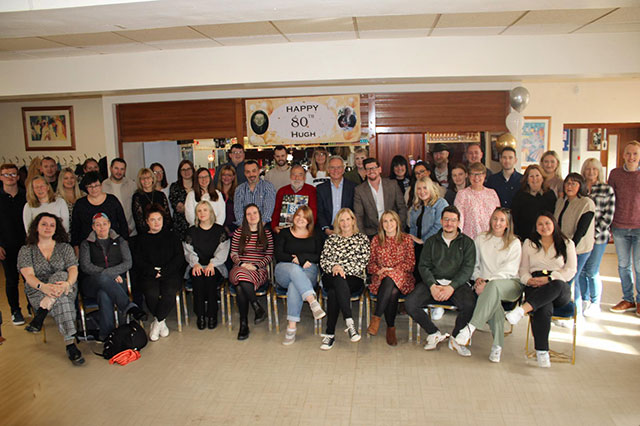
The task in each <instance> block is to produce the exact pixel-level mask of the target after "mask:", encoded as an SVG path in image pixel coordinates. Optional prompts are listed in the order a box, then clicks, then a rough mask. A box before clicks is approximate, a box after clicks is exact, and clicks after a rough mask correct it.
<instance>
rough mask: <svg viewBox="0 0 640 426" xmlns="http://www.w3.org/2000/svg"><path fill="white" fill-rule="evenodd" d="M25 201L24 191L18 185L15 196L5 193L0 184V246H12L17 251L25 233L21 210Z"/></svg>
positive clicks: (22, 242)
mask: <svg viewBox="0 0 640 426" xmlns="http://www.w3.org/2000/svg"><path fill="white" fill-rule="evenodd" d="M26 203H27V198H26V192H25V190H24V189H23V188H20V187H18V193H17V194H16V196H15V197H12V196H11V195H9V194H7V193H6V192H4V190H3V185H2V184H0V247H3V248H5V249H6V248H9V247H12V248H14V249H15V251H18V249H19V248H20V246H21V245H23V244H24V240H25V238H26V234H25V232H24V225H23V224H22V210H23V209H24V205H25V204H26Z"/></svg>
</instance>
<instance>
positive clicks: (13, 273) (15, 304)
mask: <svg viewBox="0 0 640 426" xmlns="http://www.w3.org/2000/svg"><path fill="white" fill-rule="evenodd" d="M4 250H5V253H6V256H5V259H4V260H3V261H2V266H3V268H4V277H5V281H6V292H7V300H8V301H9V306H10V307H11V313H14V312H15V311H17V310H19V309H20V296H19V293H18V284H19V283H20V278H19V277H20V275H19V274H18V252H19V251H20V247H5V248H4Z"/></svg>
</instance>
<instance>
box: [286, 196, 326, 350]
mask: <svg viewBox="0 0 640 426" xmlns="http://www.w3.org/2000/svg"><path fill="white" fill-rule="evenodd" d="M313 227H314V223H313V212H312V211H311V208H310V207H309V206H300V207H298V210H296V212H295V214H294V215H293V226H291V227H290V228H283V229H282V230H281V231H280V233H279V234H278V238H276V261H277V262H278V263H277V264H276V269H275V275H276V280H277V281H278V284H280V286H282V287H284V288H286V289H287V320H288V321H289V325H288V327H287V332H286V333H285V335H284V341H283V342H282V344H283V345H291V344H293V343H294V342H295V341H296V329H297V323H298V322H300V311H302V305H303V303H304V301H305V300H306V301H307V302H309V307H310V308H311V312H312V313H313V318H314V319H321V318H323V317H324V316H325V312H324V311H323V310H322V308H321V307H320V303H318V301H317V300H316V293H315V291H314V290H313V288H314V287H315V286H316V284H317V282H318V262H319V261H320V252H321V251H322V237H321V236H319V235H318V234H317V233H314V231H313Z"/></svg>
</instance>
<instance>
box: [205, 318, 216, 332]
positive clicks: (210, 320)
mask: <svg viewBox="0 0 640 426" xmlns="http://www.w3.org/2000/svg"><path fill="white" fill-rule="evenodd" d="M207 326H208V327H209V330H213V329H214V328H216V327H217V326H218V318H217V317H209V318H208V320H207Z"/></svg>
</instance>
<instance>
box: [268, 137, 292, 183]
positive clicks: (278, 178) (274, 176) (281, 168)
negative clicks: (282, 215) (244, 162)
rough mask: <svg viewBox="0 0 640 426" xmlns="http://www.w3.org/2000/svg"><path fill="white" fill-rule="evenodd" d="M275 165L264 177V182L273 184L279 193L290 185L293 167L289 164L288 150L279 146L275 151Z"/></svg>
mask: <svg viewBox="0 0 640 426" xmlns="http://www.w3.org/2000/svg"><path fill="white" fill-rule="evenodd" d="M273 161H274V163H275V165H274V166H273V168H271V170H269V171H268V172H267V173H266V174H265V175H264V180H266V181H267V182H271V183H272V184H273V186H274V187H275V188H276V191H278V190H279V189H280V188H282V187H283V186H287V185H289V175H290V170H291V166H290V165H289V164H288V163H287V148H285V147H284V145H278V146H276V147H275V148H274V150H273Z"/></svg>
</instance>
